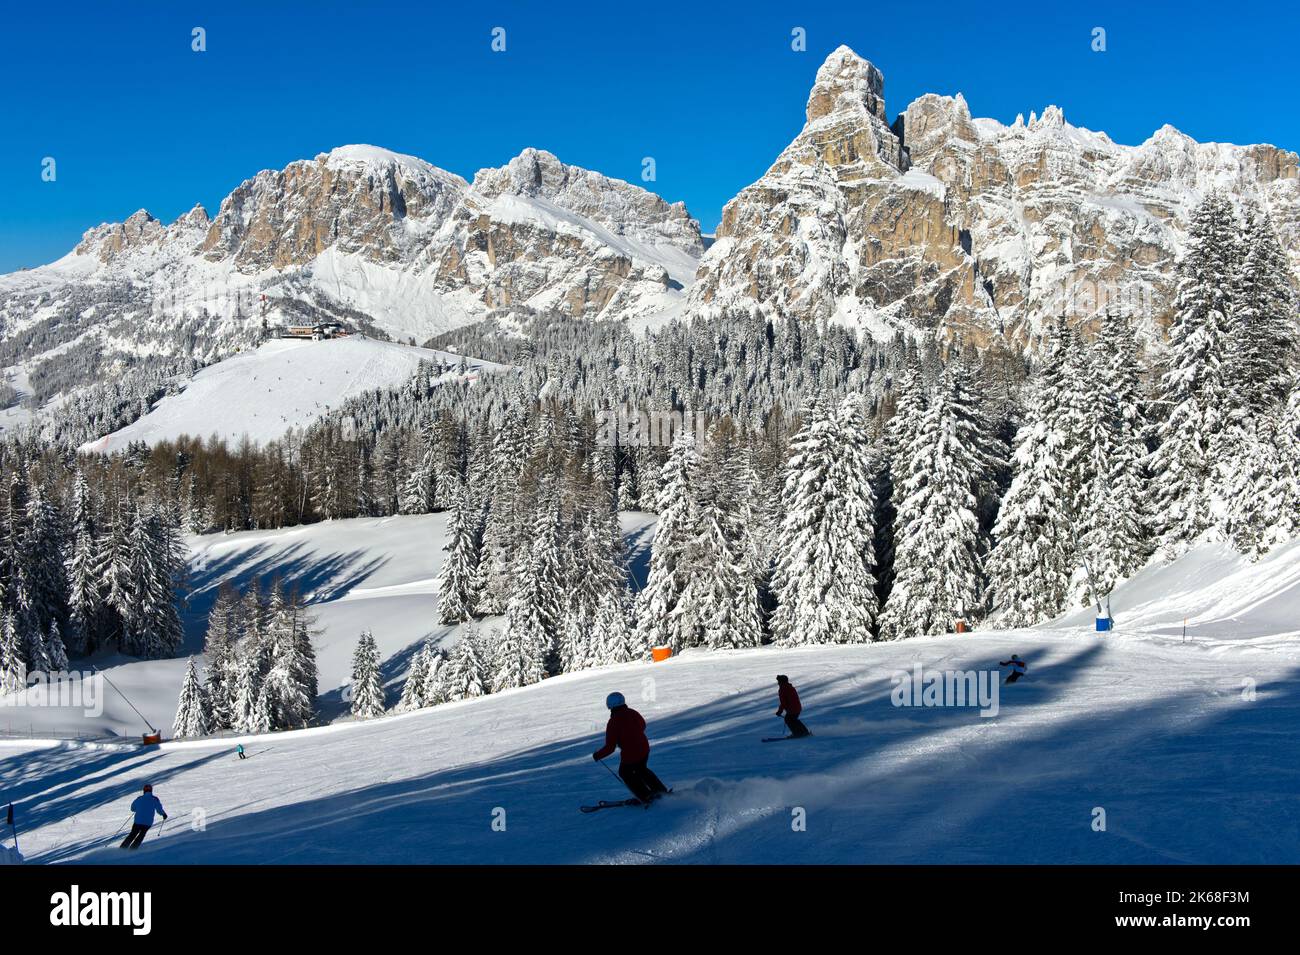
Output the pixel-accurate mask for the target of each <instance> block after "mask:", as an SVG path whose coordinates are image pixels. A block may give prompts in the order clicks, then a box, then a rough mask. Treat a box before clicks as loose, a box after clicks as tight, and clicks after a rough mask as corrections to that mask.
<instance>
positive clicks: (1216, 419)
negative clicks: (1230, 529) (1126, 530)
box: [1150, 193, 1237, 557]
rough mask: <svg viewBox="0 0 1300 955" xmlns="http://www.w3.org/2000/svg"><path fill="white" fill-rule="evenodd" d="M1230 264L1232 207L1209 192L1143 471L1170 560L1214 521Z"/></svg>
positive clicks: (1186, 270)
mask: <svg viewBox="0 0 1300 955" xmlns="http://www.w3.org/2000/svg"><path fill="white" fill-rule="evenodd" d="M1236 262H1237V242H1236V232H1235V225H1234V222H1233V213H1232V207H1231V205H1230V204H1229V203H1228V201H1227V199H1225V198H1224V197H1223V196H1222V195H1220V194H1218V193H1211V194H1210V195H1208V196H1207V197H1206V198H1205V200H1204V201H1203V202H1202V203H1201V204H1200V206H1198V207H1197V209H1196V212H1195V214H1194V215H1193V217H1192V224H1191V231H1190V235H1189V238H1188V243H1187V252H1186V254H1185V256H1184V257H1183V260H1182V262H1181V263H1180V265H1179V278H1178V291H1177V296H1176V298H1175V309H1174V319H1173V325H1172V326H1171V328H1170V331H1169V357H1168V363H1167V368H1166V371H1165V373H1164V375H1163V377H1162V378H1161V381H1160V400H1161V405H1162V407H1163V409H1164V411H1165V416H1164V420H1163V421H1162V422H1161V423H1160V426H1159V442H1160V443H1159V447H1157V448H1156V450H1155V452H1154V453H1153V455H1152V457H1151V464H1150V470H1151V474H1152V476H1153V482H1154V492H1155V508H1156V512H1157V513H1158V514H1159V515H1160V519H1161V520H1160V523H1161V526H1160V528H1159V530H1160V532H1161V537H1162V541H1163V544H1164V547H1165V550H1166V552H1167V553H1168V554H1169V556H1171V557H1172V556H1176V555H1177V554H1178V553H1180V552H1181V551H1182V550H1183V549H1185V548H1186V547H1187V545H1188V544H1190V543H1191V542H1192V541H1193V540H1195V539H1196V538H1197V537H1198V536H1199V535H1200V534H1201V533H1202V532H1203V531H1205V530H1206V529H1207V528H1209V527H1210V526H1211V524H1212V522H1213V519H1212V499H1213V498H1215V497H1216V496H1217V495H1216V493H1215V489H1214V488H1212V487H1211V486H1210V481H1209V474H1210V468H1211V466H1212V464H1213V462H1214V461H1215V460H1217V457H1218V454H1219V452H1220V448H1219V442H1220V440H1221V439H1222V438H1223V436H1224V435H1225V434H1226V431H1227V427H1226V426H1227V415H1228V409H1229V406H1230V402H1229V393H1230V388H1229V385H1228V382H1227V380H1226V377H1225V368H1224V363H1225V359H1226V357H1227V338H1228V335H1229V328H1230V325H1229V323H1230V321H1231V316H1232V300H1231V293H1232V288H1233V285H1234V282H1233V278H1234V272H1235V267H1236Z"/></svg>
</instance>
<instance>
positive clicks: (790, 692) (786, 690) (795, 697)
mask: <svg viewBox="0 0 1300 955" xmlns="http://www.w3.org/2000/svg"><path fill="white" fill-rule="evenodd" d="M776 685H777V691H776V695H777V700H778V701H779V702H780V704H781V705H780V706H778V707H777V708H776V715H777V716H784V717H785V725H786V729H788V730H789V731H790V735H791V736H792V737H794V738H795V739H798V738H799V737H801V736H811V735H812V733H810V732H809V731H808V727H806V726H804V725H803V723H802V722H800V720H799V714H800V713H802V712H803V704H802V703H800V702H799V691H798V690H796V689H795V688H794V684H793V683H791V682H790V678H789V677H788V676H786V675H785V674H784V673H780V674H778V675H777V678H776Z"/></svg>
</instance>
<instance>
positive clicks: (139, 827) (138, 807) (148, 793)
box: [122, 783, 167, 849]
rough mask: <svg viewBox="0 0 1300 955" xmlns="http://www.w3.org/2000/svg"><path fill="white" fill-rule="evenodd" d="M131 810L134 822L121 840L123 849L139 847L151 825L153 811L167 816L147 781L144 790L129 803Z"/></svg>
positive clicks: (164, 816)
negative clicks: (133, 814)
mask: <svg viewBox="0 0 1300 955" xmlns="http://www.w3.org/2000/svg"><path fill="white" fill-rule="evenodd" d="M131 811H132V812H133V813H135V822H134V823H133V824H132V825H131V831H130V832H129V833H127V835H126V838H125V839H123V840H122V848H123V849H138V848H140V843H142V842H144V835H145V833H146V832H148V831H149V827H150V826H152V825H153V817H154V813H159V814H160V815H161V816H162V817H163V818H164V819H166V818H167V813H166V812H165V811H164V810H163V807H162V803H161V802H159V800H158V797H157V796H155V795H154V794H153V786H150V785H149V784H147V783H146V784H145V787H144V792H143V793H142V794H141V795H139V796H136V797H135V802H133V803H131Z"/></svg>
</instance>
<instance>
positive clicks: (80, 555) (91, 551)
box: [67, 468, 104, 654]
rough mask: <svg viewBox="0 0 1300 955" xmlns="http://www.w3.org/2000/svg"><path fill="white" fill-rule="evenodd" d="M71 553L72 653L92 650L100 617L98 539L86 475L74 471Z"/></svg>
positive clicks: (69, 599)
mask: <svg viewBox="0 0 1300 955" xmlns="http://www.w3.org/2000/svg"><path fill="white" fill-rule="evenodd" d="M71 531H72V554H71V557H70V559H69V561H68V586H67V589H68V646H69V649H71V651H72V652H73V653H77V654H82V653H90V652H92V651H94V650H95V649H96V646H97V643H98V640H99V636H100V627H101V618H102V614H103V600H104V598H103V592H102V589H101V588H102V584H101V580H100V577H99V569H100V561H99V553H98V539H97V537H96V534H95V523H94V517H93V514H92V511H91V503H90V492H89V489H88V488H87V486H86V476H85V474H84V473H83V472H82V471H81V469H80V468H78V469H77V477H76V482H75V484H74V485H73V504H72V529H71Z"/></svg>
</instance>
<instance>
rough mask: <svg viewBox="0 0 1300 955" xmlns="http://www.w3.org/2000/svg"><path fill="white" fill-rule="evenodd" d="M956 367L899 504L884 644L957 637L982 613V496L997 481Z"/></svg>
mask: <svg viewBox="0 0 1300 955" xmlns="http://www.w3.org/2000/svg"><path fill="white" fill-rule="evenodd" d="M965 374H966V372H965V370H964V369H962V368H961V367H958V366H957V365H956V364H955V363H953V364H950V365H949V366H948V368H947V369H945V371H944V374H943V378H942V380H941V381H940V383H939V385H938V386H937V387H936V388H935V390H934V392H933V394H932V396H931V399H930V402H929V406H928V407H927V408H926V410H925V413H924V414H923V415H922V416H921V422H920V427H919V429H918V430H917V433H916V437H915V439H914V440H913V441H912V452H911V459H910V461H909V462H908V477H907V478H906V480H905V481H904V482H903V484H902V488H901V498H900V500H899V503H898V505H897V509H898V519H897V531H896V534H895V555H894V573H895V577H894V585H893V588H892V589H891V591H890V595H889V601H888V602H887V603H886V604H885V608H884V611H883V612H882V614H881V617H880V628H881V636H882V638H884V639H897V638H900V637H910V636H918V635H922V634H927V633H945V632H950V631H951V629H952V627H953V626H954V625H955V623H956V622H957V621H958V620H970V619H971V618H972V617H973V616H974V615H975V614H976V613H977V612H978V610H979V608H980V601H981V596H982V579H981V574H980V549H981V544H982V541H981V536H980V519H979V515H978V507H979V496H980V494H981V492H982V490H983V489H984V488H987V487H988V486H989V485H990V484H991V483H992V482H991V474H992V470H993V466H994V461H993V458H992V454H991V451H990V443H991V435H990V433H989V428H988V425H987V423H986V422H985V421H984V420H983V418H982V416H981V415H980V413H979V410H978V405H977V402H976V400H975V398H974V396H973V395H972V393H971V391H970V390H969V387H968V385H967V384H966V382H965V380H964V376H965Z"/></svg>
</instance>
